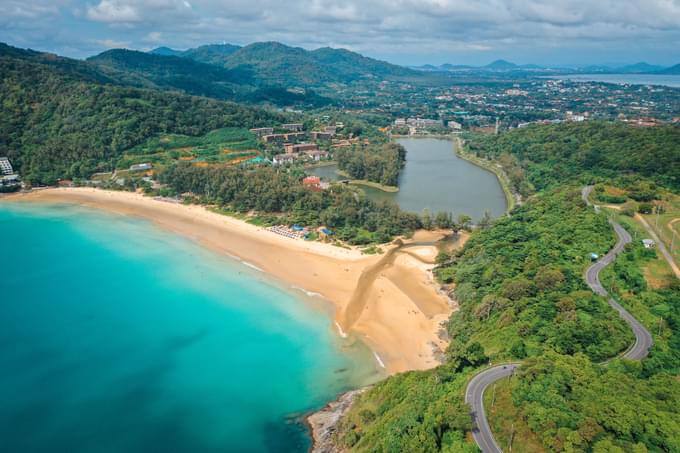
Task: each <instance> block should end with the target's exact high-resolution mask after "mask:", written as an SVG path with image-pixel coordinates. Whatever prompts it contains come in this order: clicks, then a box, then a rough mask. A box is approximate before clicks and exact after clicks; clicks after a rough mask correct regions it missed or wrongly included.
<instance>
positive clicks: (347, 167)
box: [334, 143, 406, 186]
mask: <svg viewBox="0 0 680 453" xmlns="http://www.w3.org/2000/svg"><path fill="white" fill-rule="evenodd" d="M334 157H335V160H337V162H338V168H339V169H340V170H342V171H344V172H345V173H347V174H348V175H349V176H350V177H351V178H352V179H366V180H368V181H373V182H377V183H380V184H384V185H386V186H396V185H397V184H398V182H399V172H400V171H401V169H402V167H403V166H404V161H405V160H406V149H405V148H404V147H403V146H401V145H400V144H398V143H386V144H380V145H365V146H364V145H357V146H353V147H351V148H338V149H337V150H336V151H335V153H334Z"/></svg>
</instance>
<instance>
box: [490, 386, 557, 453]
mask: <svg viewBox="0 0 680 453" xmlns="http://www.w3.org/2000/svg"><path fill="white" fill-rule="evenodd" d="M512 387H513V381H512V378H507V379H502V380H500V381H498V382H497V383H496V384H495V385H492V386H490V387H489V388H488V389H487V390H486V392H484V410H485V411H486V415H487V419H488V420H489V424H490V425H491V430H492V431H493V433H494V437H495V439H496V442H497V443H498V446H499V447H500V448H501V450H503V451H513V452H514V453H542V452H545V449H544V448H543V446H542V445H541V442H540V440H539V439H538V437H536V434H534V433H533V432H532V431H531V430H530V429H529V426H528V425H527V423H526V420H524V418H523V417H522V415H521V414H520V411H519V410H518V409H517V407H515V405H514V404H513V402H512V395H511V393H512ZM492 403H493V404H492ZM511 437H512V439H513V440H512V450H511V449H510V438H511Z"/></svg>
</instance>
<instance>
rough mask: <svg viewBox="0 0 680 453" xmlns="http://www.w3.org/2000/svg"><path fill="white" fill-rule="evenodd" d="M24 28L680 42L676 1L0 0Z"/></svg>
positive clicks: (438, 45)
mask: <svg viewBox="0 0 680 453" xmlns="http://www.w3.org/2000/svg"><path fill="white" fill-rule="evenodd" d="M27 5H28V6H27ZM65 6H68V13H64V11H66V10H67V8H64V7H65ZM74 11H80V12H81V13H80V14H75V13H74ZM59 17H61V18H62V19H63V20H64V21H65V22H64V23H63V24H62V23H59V22H58V20H59ZM69 21H70V22H69ZM67 22H68V23H67ZM93 22H94V23H104V24H107V25H108V26H107V27H103V28H102V27H101V26H96V25H95V24H93ZM95 27H96V28H95ZM8 30H11V33H10V31H8ZM29 30H30V31H35V30H42V31H43V32H42V35H44V36H46V37H47V36H49V35H50V34H54V32H55V30H58V33H56V34H57V35H58V38H59V39H60V40H62V41H63V46H64V47H66V46H68V47H71V46H78V45H79V44H78V43H79V42H87V41H88V39H100V40H106V39H113V40H120V41H129V42H130V45H132V46H137V47H142V46H143V45H145V44H149V43H153V44H165V45H170V46H175V47H179V48H186V47H192V46H197V45H201V44H205V43H210V42H222V41H227V42H233V43H237V44H247V43H250V42H254V41H263V40H278V41H282V42H284V43H287V44H291V45H299V46H303V47H319V46H324V45H330V44H333V45H334V46H338V47H348V48H352V49H355V50H357V51H360V52H368V53H370V54H373V55H376V54H382V55H388V54H389V55H398V54H400V53H402V54H409V55H424V56H427V55H435V54H437V55H443V54H446V53H454V54H458V55H460V54H465V55H472V54H474V53H475V52H488V53H495V55H494V56H497V57H507V58H512V55H513V52H514V53H517V52H520V51H521V52H524V54H526V55H528V56H529V57H530V56H531V55H532V54H533V49H539V50H540V49H551V51H552V49H560V48H562V49H566V50H569V51H570V52H572V53H576V52H574V49H581V48H583V49H586V48H598V49H600V48H602V46H603V44H602V43H606V45H607V46H609V47H610V48H611V49H618V50H620V51H621V52H622V53H623V52H624V51H625V50H627V49H630V48H637V49H640V54H641V55H644V54H645V52H643V50H642V47H644V46H646V48H647V49H648V53H649V54H659V52H662V51H664V52H667V53H675V52H672V51H670V50H668V49H672V48H673V47H672V43H677V42H680V0H623V1H622V0H560V1H555V0H474V1H473V0H283V1H282V0H52V1H50V0H33V1H30V2H27V1H19V0H0V40H2V38H3V36H8V37H13V36H20V37H21V38H22V41H21V42H24V41H26V40H29V39H30V34H29V33H28V31H29ZM93 35H94V36H93ZM44 42H45V43H47V45H50V46H52V47H54V44H52V43H50V41H49V40H48V39H47V38H45V41H44ZM90 42H91V41H90ZM37 44H40V43H37ZM37 44H36V45H35V47H39V46H38V45H37ZM659 49H663V50H659ZM83 52H85V50H83ZM442 58H443V57H442ZM630 58H634V57H630ZM667 58H668V59H671V58H680V56H678V55H677V54H675V55H669V56H668V57H667Z"/></svg>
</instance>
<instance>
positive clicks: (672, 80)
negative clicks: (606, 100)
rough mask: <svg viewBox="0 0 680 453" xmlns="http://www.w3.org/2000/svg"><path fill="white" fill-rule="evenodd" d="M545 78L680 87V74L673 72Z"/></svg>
mask: <svg viewBox="0 0 680 453" xmlns="http://www.w3.org/2000/svg"><path fill="white" fill-rule="evenodd" d="M545 78H548V79H562V80H572V81H575V82H579V81H580V82H603V83H615V84H618V85H624V84H628V85H660V86H667V87H673V88H680V75H672V74H668V75H664V74H569V75H563V76H549V77H545Z"/></svg>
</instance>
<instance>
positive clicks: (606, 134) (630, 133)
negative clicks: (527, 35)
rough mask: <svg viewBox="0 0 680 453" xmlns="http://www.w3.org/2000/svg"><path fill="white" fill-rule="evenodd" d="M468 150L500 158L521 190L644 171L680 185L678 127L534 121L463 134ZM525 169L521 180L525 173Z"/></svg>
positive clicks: (678, 187)
mask: <svg viewBox="0 0 680 453" xmlns="http://www.w3.org/2000/svg"><path fill="white" fill-rule="evenodd" d="M468 149H469V150H470V151H471V152H473V153H475V154H477V155H479V156H481V157H487V158H494V159H500V161H501V164H502V165H503V166H504V167H505V168H506V170H507V171H508V173H509V176H510V178H511V180H512V181H513V183H514V184H515V186H516V188H517V189H519V190H520V192H524V193H526V192H527V191H528V190H529V189H530V188H529V187H528V186H527V183H528V184H530V185H533V186H534V188H536V189H542V188H544V187H547V186H549V185H551V184H556V183H560V184H561V183H570V182H571V183H577V182H579V181H582V180H583V179H584V178H597V177H608V178H613V177H617V178H620V177H626V176H629V177H632V178H636V177H638V176H643V177H646V178H649V179H651V180H653V181H655V182H658V183H662V184H664V185H666V186H668V187H669V188H672V189H674V190H680V127H677V126H670V125H669V126H658V127H651V128H640V127H632V126H630V125H627V124H625V123H608V122H601V121H593V122H587V123H565V124H559V125H549V126H545V125H536V126H530V127H527V128H522V129H516V130H513V131H510V132H506V133H503V134H500V135H474V136H471V137H468ZM525 173H526V177H527V178H526V180H525V178H524V176H525Z"/></svg>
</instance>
